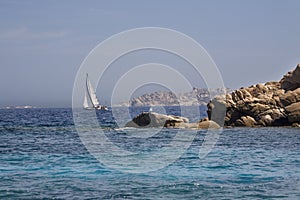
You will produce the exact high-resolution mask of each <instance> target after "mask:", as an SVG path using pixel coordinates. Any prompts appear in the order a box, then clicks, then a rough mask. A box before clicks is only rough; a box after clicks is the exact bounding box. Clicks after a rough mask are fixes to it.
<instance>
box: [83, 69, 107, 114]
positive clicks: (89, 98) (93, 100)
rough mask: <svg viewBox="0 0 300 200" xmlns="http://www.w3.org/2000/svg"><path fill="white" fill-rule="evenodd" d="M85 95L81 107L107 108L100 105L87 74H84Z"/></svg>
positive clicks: (89, 108)
mask: <svg viewBox="0 0 300 200" xmlns="http://www.w3.org/2000/svg"><path fill="white" fill-rule="evenodd" d="M85 86H86V88H85V96H84V101H83V108H85V109H87V110H92V109H96V110H108V108H107V107H106V106H103V105H100V103H99V101H98V98H97V96H96V93H95V90H94V88H93V87H92V84H91V82H90V80H89V78H88V74H86V82H85Z"/></svg>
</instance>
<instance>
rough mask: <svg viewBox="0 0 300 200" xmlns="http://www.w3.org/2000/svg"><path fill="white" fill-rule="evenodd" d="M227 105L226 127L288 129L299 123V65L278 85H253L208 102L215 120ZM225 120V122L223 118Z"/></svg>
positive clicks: (277, 83)
mask: <svg viewBox="0 0 300 200" xmlns="http://www.w3.org/2000/svg"><path fill="white" fill-rule="evenodd" d="M221 105H223V106H226V114H225V116H222V115H220V116H219V118H222V117H224V118H225V126H249V127H253V126H286V125H288V126H289V125H292V124H293V123H294V124H295V123H296V124H299V123H300V64H299V65H298V66H297V67H296V69H295V70H293V71H291V72H289V73H288V74H286V75H285V76H284V77H283V78H282V79H281V80H280V81H279V82H267V83H265V84H257V85H252V86H250V87H247V88H241V89H239V90H235V91H233V92H232V93H230V94H227V95H226V97H225V98H224V97H223V99H222V98H220V97H216V98H214V99H213V100H212V101H210V103H208V105H207V107H208V111H207V113H208V117H209V119H211V118H212V115H213V113H214V112H215V113H217V112H218V110H219V108H220V106H221ZM224 118H223V119H224ZM220 121H222V120H220Z"/></svg>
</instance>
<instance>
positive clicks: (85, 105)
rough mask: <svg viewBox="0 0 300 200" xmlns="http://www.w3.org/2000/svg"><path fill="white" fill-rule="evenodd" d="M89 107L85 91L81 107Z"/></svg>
mask: <svg viewBox="0 0 300 200" xmlns="http://www.w3.org/2000/svg"><path fill="white" fill-rule="evenodd" d="M90 107H91V106H90V105H89V102H88V97H87V93H86V92H85V96H84V101H83V108H90Z"/></svg>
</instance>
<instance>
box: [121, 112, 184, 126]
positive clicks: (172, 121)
mask: <svg viewBox="0 0 300 200" xmlns="http://www.w3.org/2000/svg"><path fill="white" fill-rule="evenodd" d="M181 123H189V120H188V119H187V118H185V117H179V116H174V115H164V114H159V113H155V112H142V113H141V114H139V115H138V116H136V117H134V118H133V119H132V121H129V122H127V123H126V125H125V127H134V128H151V127H175V126H176V125H177V124H181Z"/></svg>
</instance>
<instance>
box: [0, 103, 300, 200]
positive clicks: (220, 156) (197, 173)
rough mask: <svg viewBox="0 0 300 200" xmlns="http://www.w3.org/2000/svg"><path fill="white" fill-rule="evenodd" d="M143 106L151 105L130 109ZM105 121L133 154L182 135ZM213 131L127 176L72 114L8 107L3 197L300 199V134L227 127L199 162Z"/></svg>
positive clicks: (1, 145)
mask: <svg viewBox="0 0 300 200" xmlns="http://www.w3.org/2000/svg"><path fill="white" fill-rule="evenodd" d="M141 109H144V110H147V109H148V108H140V109H137V110H134V109H133V110H131V111H130V112H131V114H132V116H134V115H135V114H137V113H139V112H140V111H141ZM167 111H168V113H173V114H176V113H177V112H178V110H176V109H173V108H167ZM202 111H203V110H201V113H202ZM90 112H91V111H90ZM97 117H98V119H99V124H101V125H102V127H104V128H103V130H105V134H106V135H107V137H108V138H110V140H111V141H113V142H114V143H116V144H118V146H119V147H120V148H125V149H128V150H130V151H150V150H151V149H155V148H160V147H161V146H162V145H163V144H165V143H168V142H169V140H170V138H173V136H174V135H172V134H173V133H172V131H174V130H169V129H164V130H162V131H161V132H160V133H161V134H160V136H157V135H156V136H153V137H149V138H139V139H136V138H135V139H134V138H128V136H127V132H126V130H125V131H124V130H122V129H121V130H120V131H118V130H119V129H117V131H116V130H115V129H114V128H116V127H117V125H116V124H115V122H114V120H113V118H111V116H110V113H109V112H106V113H105V112H98V113H97ZM195 120H196V119H195ZM147 131H149V130H137V129H136V130H130V131H129V132H131V133H135V134H145V133H146V132H147ZM119 133H121V134H119ZM186 134H189V131H188V130H186ZM205 134H206V132H205V131H198V132H197V134H196V136H195V139H194V141H193V143H192V144H191V146H190V147H189V148H188V149H187V151H186V152H185V153H184V154H183V155H182V156H181V157H180V159H178V160H176V161H175V162H174V163H171V164H170V165H168V166H167V167H165V168H163V169H160V170H156V171H153V172H147V173H126V172H122V171H118V170H116V169H113V168H109V167H106V165H104V164H102V163H100V162H99V161H98V160H97V159H96V158H95V157H93V156H92V155H91V154H89V152H88V151H87V149H86V148H85V146H84V145H83V143H82V142H81V140H80V138H79V135H78V133H77V131H76V129H75V127H74V122H73V118H72V110H71V109H16V110H0V198H1V199H2V198H7V199H14V198H22V199H23V198H28V199H32V198H63V199H64V198H68V199H69V198H80V199H81V198H99V199H300V129H297V128H284V127H280V128H233V129H224V130H223V132H222V133H221V135H220V138H219V140H218V142H217V143H216V145H215V147H214V148H213V150H212V151H211V152H210V153H209V154H208V155H207V156H206V157H205V158H203V159H199V157H198V153H199V146H200V145H201V143H202V142H203V139H204V136H205ZM154 159H155V158H154Z"/></svg>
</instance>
